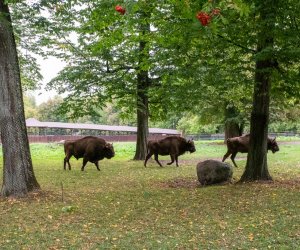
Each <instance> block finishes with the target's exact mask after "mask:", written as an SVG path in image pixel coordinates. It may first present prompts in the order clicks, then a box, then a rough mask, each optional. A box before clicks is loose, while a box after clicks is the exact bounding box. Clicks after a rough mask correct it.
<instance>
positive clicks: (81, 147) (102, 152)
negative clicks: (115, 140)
mask: <svg viewBox="0 0 300 250" xmlns="http://www.w3.org/2000/svg"><path fill="white" fill-rule="evenodd" d="M64 149H65V155H66V156H65V159H64V170H66V163H68V166H69V170H71V165H70V162H69V160H70V158H71V157H72V156H74V157H75V158H76V159H77V160H78V159H79V158H83V164H82V167H81V171H84V167H85V165H86V164H87V162H88V161H90V162H92V163H94V164H95V165H96V167H97V169H98V170H99V171H100V169H99V164H98V161H99V160H102V159H104V158H107V159H110V158H112V157H114V155H115V151H114V148H113V145H112V144H110V143H107V142H106V141H105V140H104V139H101V138H98V137H94V136H86V137H84V138H81V139H78V140H73V141H65V143H64Z"/></svg>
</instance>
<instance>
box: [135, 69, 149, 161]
mask: <svg viewBox="0 0 300 250" xmlns="http://www.w3.org/2000/svg"><path fill="white" fill-rule="evenodd" d="M147 82H148V75H146V72H142V73H140V74H138V85H137V86H138V87H137V141H136V151H135V156H134V160H144V159H145V157H146V155H147V138H148V133H149V127H148V119H149V115H148V112H149V111H148V96H147V88H148V87H147V86H148V83H147Z"/></svg>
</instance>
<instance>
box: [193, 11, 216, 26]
mask: <svg viewBox="0 0 300 250" xmlns="http://www.w3.org/2000/svg"><path fill="white" fill-rule="evenodd" d="M220 12H221V11H220V10H219V9H213V10H212V11H211V13H210V14H208V13H207V12H204V11H199V12H198V13H197V15H196V17H197V19H198V20H199V21H200V23H201V24H202V26H207V25H208V24H209V22H210V21H211V18H212V17H213V16H217V15H220Z"/></svg>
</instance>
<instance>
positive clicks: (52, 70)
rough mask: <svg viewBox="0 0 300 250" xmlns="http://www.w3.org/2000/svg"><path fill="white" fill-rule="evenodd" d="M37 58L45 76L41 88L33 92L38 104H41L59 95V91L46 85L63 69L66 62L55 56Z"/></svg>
mask: <svg viewBox="0 0 300 250" xmlns="http://www.w3.org/2000/svg"><path fill="white" fill-rule="evenodd" d="M37 60H38V63H39V64H40V67H41V74H42V75H43V77H44V79H43V81H42V86H41V89H39V90H36V91H34V92H33V95H34V97H35V100H36V104H37V105H39V104H41V103H43V102H46V101H47V100H49V99H50V98H53V97H54V96H55V95H57V93H56V92H55V91H54V90H51V91H49V90H45V85H46V83H47V82H49V81H50V80H51V79H52V78H54V77H55V76H56V75H57V73H58V72H59V71H60V70H62V69H63V67H64V66H65V63H64V62H62V61H60V60H59V59H57V58H55V57H49V58H48V59H43V58H41V57H38V58H37Z"/></svg>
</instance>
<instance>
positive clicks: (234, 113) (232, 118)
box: [224, 105, 244, 143]
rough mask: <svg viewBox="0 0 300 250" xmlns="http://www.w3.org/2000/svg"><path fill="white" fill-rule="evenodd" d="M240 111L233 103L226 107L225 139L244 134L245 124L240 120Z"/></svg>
mask: <svg viewBox="0 0 300 250" xmlns="http://www.w3.org/2000/svg"><path fill="white" fill-rule="evenodd" d="M238 116H239V112H238V110H237V109H236V107H234V106H233V105H230V106H229V105H226V108H225V140H224V142H225V143H226V141H227V139H228V138H232V137H237V136H241V135H242V134H243V129H244V124H243V122H239V119H238Z"/></svg>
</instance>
